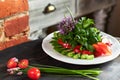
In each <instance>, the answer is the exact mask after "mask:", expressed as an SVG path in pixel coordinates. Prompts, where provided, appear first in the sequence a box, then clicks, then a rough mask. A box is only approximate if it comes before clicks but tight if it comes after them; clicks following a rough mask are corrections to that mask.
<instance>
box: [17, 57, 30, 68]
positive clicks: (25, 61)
mask: <svg viewBox="0 0 120 80" xmlns="http://www.w3.org/2000/svg"><path fill="white" fill-rule="evenodd" d="M28 65H29V61H28V59H22V60H20V62H19V63H18V66H19V67H20V68H21V69H25V68H27V67H28Z"/></svg>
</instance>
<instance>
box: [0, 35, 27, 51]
mask: <svg viewBox="0 0 120 80" xmlns="http://www.w3.org/2000/svg"><path fill="white" fill-rule="evenodd" d="M27 41H29V40H28V37H27V35H24V36H21V37H19V38H14V39H10V40H9V41H6V42H0V50H3V49H5V48H9V47H12V46H15V45H18V44H21V43H24V42H27Z"/></svg>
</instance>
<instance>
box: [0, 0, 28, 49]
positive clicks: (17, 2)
mask: <svg viewBox="0 0 120 80" xmlns="http://www.w3.org/2000/svg"><path fill="white" fill-rule="evenodd" d="M28 33H29V13H28V0H0V50H3V49H5V48H8V47H11V46H14V45H17V44H20V43H23V42H26V41H28Z"/></svg>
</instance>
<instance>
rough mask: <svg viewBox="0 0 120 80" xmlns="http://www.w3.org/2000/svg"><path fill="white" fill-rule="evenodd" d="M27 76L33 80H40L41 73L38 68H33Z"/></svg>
mask: <svg viewBox="0 0 120 80" xmlns="http://www.w3.org/2000/svg"><path fill="white" fill-rule="evenodd" d="M27 75H28V77H29V78H30V79H32V80H38V79H39V78H40V75H41V73H40V70H39V69H38V68H35V67H33V68H30V69H29V70H28V72H27Z"/></svg>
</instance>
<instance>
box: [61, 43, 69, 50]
mask: <svg viewBox="0 0 120 80" xmlns="http://www.w3.org/2000/svg"><path fill="white" fill-rule="evenodd" d="M62 46H63V48H68V49H69V48H71V45H70V44H69V43H63V44H62Z"/></svg>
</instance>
